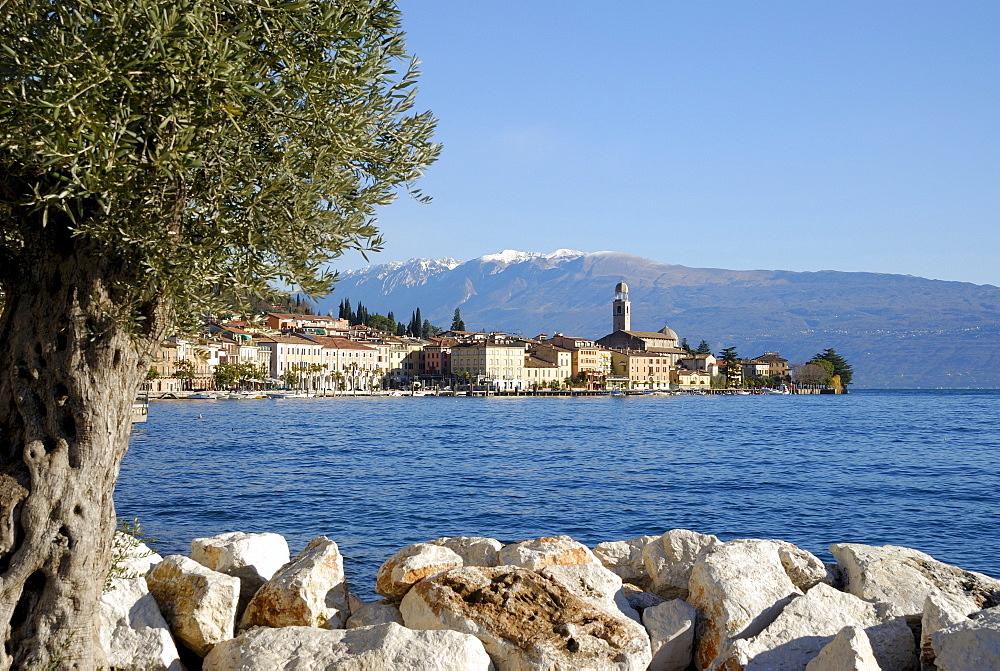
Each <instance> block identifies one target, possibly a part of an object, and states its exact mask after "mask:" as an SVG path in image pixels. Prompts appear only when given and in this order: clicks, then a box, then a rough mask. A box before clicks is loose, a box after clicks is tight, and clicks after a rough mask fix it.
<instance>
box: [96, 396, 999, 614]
mask: <svg viewBox="0 0 1000 671" xmlns="http://www.w3.org/2000/svg"><path fill="white" fill-rule="evenodd" d="M998 408H1000V392H996V391H979V392H898V391H897V392H866V393H854V394H851V395H849V396H844V397H834V396H818V397H722V398H699V397H683V398H663V397H636V398H628V399H616V398H606V397H605V398H583V399H579V398H577V399H536V398H512V399H379V398H376V399H362V398H338V399H301V400H295V399H287V400H283V401H277V402H275V401H264V400H262V401H259V402H255V403H225V402H211V401H205V402H195V401H189V402H163V403H156V404H154V405H153V407H152V408H151V410H150V415H149V422H148V423H147V424H146V425H145V426H144V427H141V428H140V429H138V430H137V431H136V432H135V433H134V435H133V437H132V446H131V449H130V451H129V453H128V455H127V456H126V458H125V460H124V462H123V464H122V469H121V474H120V477H119V481H118V488H117V490H116V494H115V501H116V505H117V507H118V514H119V515H120V516H122V517H133V516H138V517H139V518H140V520H141V521H142V523H143V527H144V528H145V529H147V530H148V531H149V532H150V533H151V534H152V535H154V536H156V537H157V538H158V539H159V549H160V550H161V551H162V552H166V553H174V552H184V553H186V552H188V550H189V546H188V544H189V543H190V540H191V539H192V538H195V537H197V536H205V535H214V534H218V533H222V532H224V531H233V530H243V531H276V532H278V533H281V534H283V535H285V536H286V537H287V538H288V539H289V542H290V544H291V545H292V547H293V552H294V551H297V550H299V549H301V547H302V546H304V545H305V543H306V542H307V541H308V540H309V539H310V538H312V537H314V536H318V535H327V536H329V537H331V538H333V539H335V540H336V541H337V542H338V544H339V545H340V547H341V550H342V551H343V553H344V555H345V561H346V565H347V570H348V573H349V577H350V578H351V580H352V582H353V583H354V584H355V585H357V586H358V591H359V592H360V593H362V594H365V595H369V596H370V588H371V585H372V584H373V582H374V574H375V571H376V570H377V569H378V566H379V565H380V564H381V562H382V561H384V560H385V559H386V558H387V557H388V556H389V555H390V554H391V553H392V552H394V551H395V550H397V549H399V548H400V547H402V546H404V545H406V544H408V543H413V542H417V541H423V540H430V539H433V538H436V537H439V536H444V535H487V536H493V537H495V538H499V539H500V540H502V541H516V540H521V539H524V538H531V537H537V536H541V535H550V534H558V533H567V534H570V535H571V536H573V537H574V538H576V539H578V540H580V541H582V542H584V543H589V544H594V543H597V542H600V541H604V540H618V539H624V538H631V537H634V536H638V535H641V534H648V533H662V532H663V531H666V530H667V529H671V528H674V527H684V528H690V529H695V530H698V531H702V532H707V533H714V534H716V535H718V536H719V537H721V538H723V539H724V540H725V539H730V538H737V537H773V538H782V539H785V540H788V541H791V542H793V543H796V544H797V545H800V546H802V547H804V548H806V549H808V550H810V551H812V552H815V553H816V554H818V555H819V556H821V557H823V558H825V559H829V558H830V557H829V553H828V552H827V551H826V547H827V545H829V544H830V543H833V542H840V541H853V542H862V543H874V544H883V543H892V544H898V545H906V546H910V547H915V548H918V549H920V550H923V551H925V552H928V553H930V554H932V555H934V556H935V557H937V558H938V559H941V560H942V561H947V562H949V563H954V564H958V565H960V566H962V567H963V568H966V569H968V570H976V571H981V572H984V573H987V574H991V575H1000V538H998V536H997V535H996V534H995V533H994V526H995V525H994V520H995V519H996V515H997V502H996V497H995V494H994V492H996V491H997V489H998V486H1000V466H998V463H997V461H996V459H995V458H994V455H995V454H996V452H997V448H998V447H1000V436H998V433H997V431H996V429H995V418H996V417H997V416H1000V413H998Z"/></svg>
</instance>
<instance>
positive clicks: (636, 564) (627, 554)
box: [594, 536, 660, 590]
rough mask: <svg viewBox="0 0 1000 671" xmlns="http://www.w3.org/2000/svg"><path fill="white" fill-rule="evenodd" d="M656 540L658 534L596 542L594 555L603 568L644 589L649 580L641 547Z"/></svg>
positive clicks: (647, 587)
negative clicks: (624, 539) (625, 539)
mask: <svg viewBox="0 0 1000 671" xmlns="http://www.w3.org/2000/svg"><path fill="white" fill-rule="evenodd" d="M658 540H660V536H640V537H639V538H630V539H629V540H627V541H610V542H606V543H598V544H597V545H596V546H595V547H594V556H595V557H597V559H598V560H599V561H600V562H601V564H603V565H604V568H606V569H608V570H609V571H612V572H614V573H615V574H616V575H617V576H618V577H619V578H621V579H622V582H626V583H630V584H632V585H635V586H636V587H639V588H640V589H643V590H646V589H649V586H650V584H651V581H650V578H649V573H648V572H647V571H646V564H645V562H644V561H643V560H642V549H643V548H644V547H646V545H648V544H649V543H652V542H653V541H658Z"/></svg>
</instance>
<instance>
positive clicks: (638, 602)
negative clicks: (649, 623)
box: [622, 584, 667, 615]
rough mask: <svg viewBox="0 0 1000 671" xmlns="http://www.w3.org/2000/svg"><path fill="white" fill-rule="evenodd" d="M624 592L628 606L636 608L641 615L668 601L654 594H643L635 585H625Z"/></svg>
mask: <svg viewBox="0 0 1000 671" xmlns="http://www.w3.org/2000/svg"><path fill="white" fill-rule="evenodd" d="M622 591H623V592H624V593H625V600H626V601H628V605H630V606H632V608H634V609H635V611H636V612H637V613H639V614H640V615H641V614H642V612H643V611H644V610H646V609H647V608H652V607H653V606H658V605H659V604H661V603H663V602H664V601H666V600H667V599H664V598H663V597H662V596H658V595H656V594H653V593H652V592H643V591H642V590H640V589H639V588H638V587H635V586H633V585H628V584H625V585H623V587H622Z"/></svg>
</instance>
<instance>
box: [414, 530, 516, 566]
mask: <svg viewBox="0 0 1000 671" xmlns="http://www.w3.org/2000/svg"><path fill="white" fill-rule="evenodd" d="M431 545H441V546H443V547H446V548H448V549H449V550H451V551H452V552H454V553H455V554H457V555H458V556H459V557H461V558H462V563H463V564H464V565H465V566H497V565H499V564H500V548H502V547H503V543H501V542H500V541H498V540H497V539H495V538H484V537H483V536H450V537H449V536H445V537H443V538H438V539H437V540H433V541H431Z"/></svg>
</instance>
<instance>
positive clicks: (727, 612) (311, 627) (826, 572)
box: [100, 529, 1000, 671]
mask: <svg viewBox="0 0 1000 671" xmlns="http://www.w3.org/2000/svg"><path fill="white" fill-rule="evenodd" d="M131 545H135V543H132V544H131ZM830 551H831V553H832V554H833V556H834V558H835V559H836V563H835V564H824V563H823V562H822V561H821V560H820V559H818V558H817V557H816V556H814V555H812V554H811V553H809V552H807V551H805V550H802V549H800V548H798V547H796V546H794V545H792V544H791V543H786V542H784V541H779V540H758V539H741V540H732V541H728V542H725V543H723V542H721V541H719V539H717V538H716V537H715V536H710V535H705V534H699V533H696V532H693V531H688V530H684V529H674V530H671V531H668V532H666V533H664V534H662V535H660V536H656V535H651V536H643V537H641V538H634V539H631V540H625V541H615V542H607V543H601V544H599V545H597V546H596V547H594V548H588V547H586V546H584V545H582V544H580V543H577V542H576V541H574V540H572V539H571V538H569V537H568V536H557V537H550V538H537V539H531V540H525V541H521V542H519V543H512V544H508V545H503V544H501V543H500V542H499V541H497V540H494V539H491V538H479V537H453V538H439V539H437V540H433V541H429V542H427V543H417V544H415V545H410V546H408V547H405V548H403V549H401V550H400V551H399V552H397V553H396V554H395V555H393V556H392V557H391V558H389V559H388V560H386V562H385V563H384V564H383V565H382V567H381V569H380V570H379V572H378V577H377V580H376V585H375V591H376V592H377V593H378V594H380V595H381V596H383V597H384V598H383V599H381V600H379V601H375V602H373V603H364V602H363V601H361V600H360V599H358V598H357V597H356V596H355V595H353V594H352V593H351V592H350V591H349V589H348V583H347V580H346V578H345V575H344V570H343V558H342V557H341V555H340V551H339V550H338V548H337V544H336V543H335V542H334V541H332V540H329V539H327V538H325V537H320V538H315V539H313V540H312V541H311V542H310V543H309V544H308V545H307V546H306V547H305V549H303V550H302V552H300V553H298V555H296V556H295V557H294V558H291V557H290V553H289V549H288V544H287V543H286V542H285V539H284V538H282V537H281V536H279V535H277V534H245V533H240V532H233V533H227V534H221V535H219V536H214V537H211V538H198V539H195V540H193V541H192V543H191V556H190V557H185V556H182V555H169V556H167V557H160V556H159V555H156V554H153V553H151V552H149V551H148V548H145V546H142V545H141V544H139V545H138V547H134V548H133V549H131V550H130V551H129V552H128V553H127V554H128V557H127V559H126V560H124V564H125V565H124V566H122V567H120V568H121V569H122V571H119V573H124V575H123V576H122V577H116V578H114V579H113V580H111V584H110V588H109V589H108V590H107V591H106V593H105V595H104V597H103V599H102V604H101V622H100V635H101V642H102V645H103V646H104V649H105V651H106V653H107V656H108V662H109V665H110V666H112V667H118V668H129V669H131V668H143V669H170V670H171V671H177V670H179V669H183V668H188V669H195V668H204V669H208V670H218V671H223V670H230V669H242V670H246V671H255V670H259V671H272V670H273V669H279V668H280V669H296V670H312V669H317V670H318V669H338V670H344V671H347V670H352V671H381V670H385V671H390V670H396V669H438V670H445V669H454V670H456V671H457V670H475V669H497V670H498V671H506V670H518V671H520V670H527V669H566V670H569V669H622V670H630V671H632V670H634V671H640V670H642V669H654V670H657V671H667V670H676V671H685V670H687V669H717V670H725V671H735V670H738V669H761V670H764V669H766V670H768V671H771V670H776V669H806V670H807V671H843V670H846V669H855V670H872V671H874V670H876V669H884V670H900V671H903V670H910V669H913V670H915V669H940V670H941V671H959V670H962V671H964V670H969V669H996V668H1000V580H996V579H993V578H990V577H988V576H985V575H982V574H979V573H972V572H969V571H963V570H962V569H960V568H958V567H955V566H950V565H948V564H944V563H942V562H939V561H936V560H935V559H934V558H932V557H930V556H929V555H926V554H924V553H922V552H918V551H916V550H912V549H909V548H904V547H896V546H880V547H879V546H870V545H860V544H855V543H838V544H835V545H832V546H830Z"/></svg>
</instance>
